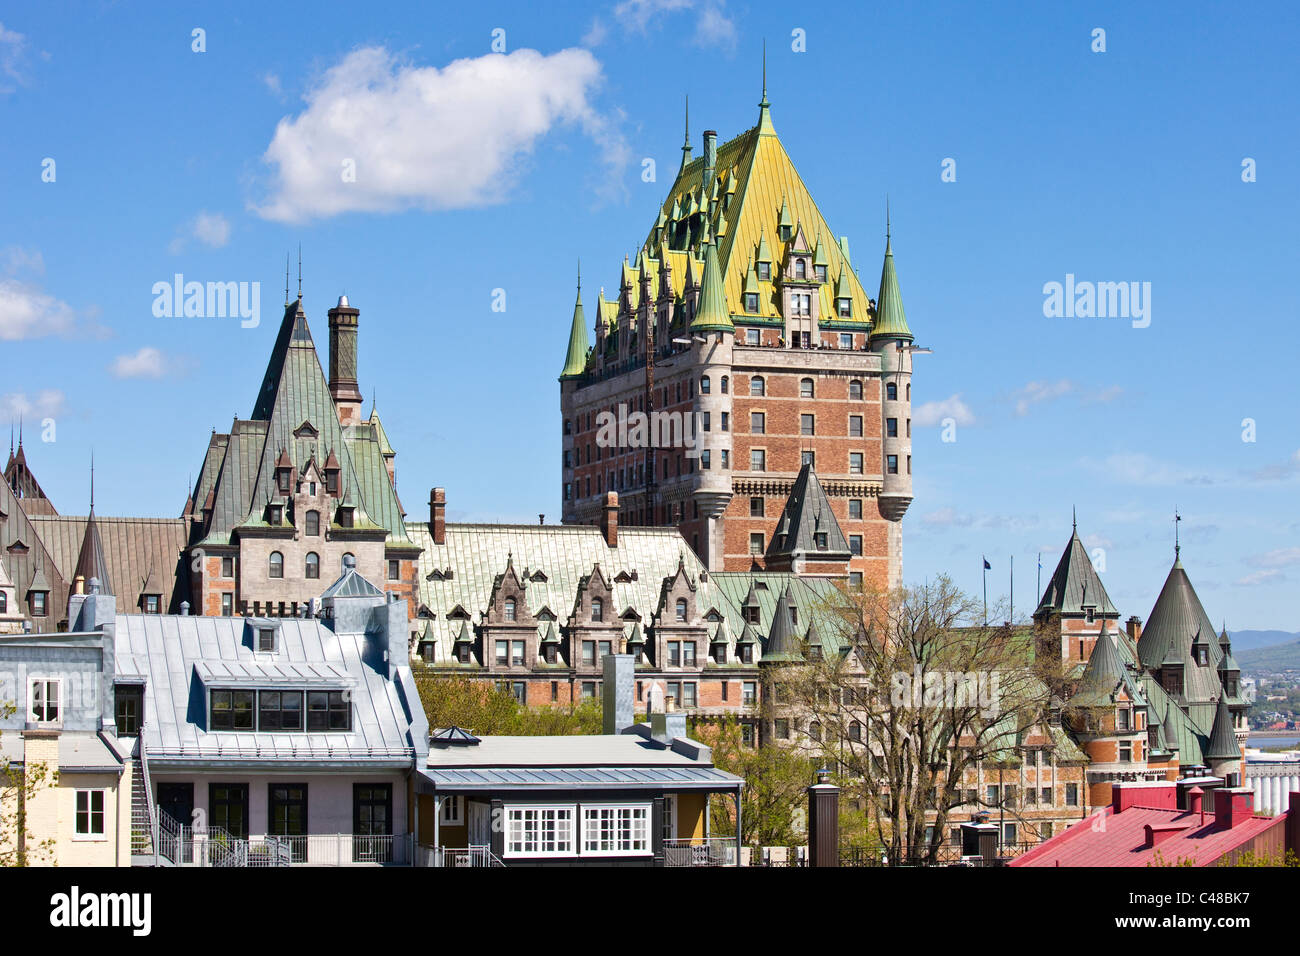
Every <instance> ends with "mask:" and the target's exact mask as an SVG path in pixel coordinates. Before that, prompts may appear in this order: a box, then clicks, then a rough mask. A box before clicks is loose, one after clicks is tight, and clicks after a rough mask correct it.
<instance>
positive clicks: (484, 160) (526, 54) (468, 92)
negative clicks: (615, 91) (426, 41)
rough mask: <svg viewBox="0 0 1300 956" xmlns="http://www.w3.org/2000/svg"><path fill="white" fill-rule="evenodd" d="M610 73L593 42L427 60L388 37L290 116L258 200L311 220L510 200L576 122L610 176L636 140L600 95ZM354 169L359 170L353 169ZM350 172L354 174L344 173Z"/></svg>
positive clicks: (329, 77)
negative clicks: (560, 132) (529, 164)
mask: <svg viewBox="0 0 1300 956" xmlns="http://www.w3.org/2000/svg"><path fill="white" fill-rule="evenodd" d="M601 81H602V73H601V66H600V63H599V61H598V60H597V59H596V58H595V57H594V56H592V54H591V53H590V52H589V51H587V50H582V49H576V48H575V49H569V50H561V51H560V52H558V53H553V54H551V55H549V56H546V55H543V54H541V53H539V52H537V51H536V50H526V49H525V50H515V51H514V52H513V53H509V54H506V55H501V54H495V53H492V54H487V55H485V56H481V57H477V58H473V59H463V60H456V61H454V62H452V63H449V64H448V65H447V66H445V67H443V68H442V69H438V68H437V67H417V66H412V65H410V64H407V63H403V62H399V60H398V59H397V58H396V57H395V56H394V55H393V54H391V53H390V52H389V51H388V50H387V49H384V48H383V47H368V48H365V49H360V50H355V51H353V52H352V53H350V54H348V55H347V56H346V57H344V59H343V60H342V61H341V62H340V63H338V64H337V65H336V66H334V67H332V68H331V69H329V70H328V71H326V73H325V74H324V76H323V77H321V79H320V80H319V82H317V83H316V85H315V86H313V87H312V88H311V89H310V90H309V91H308V92H307V94H306V95H305V97H304V99H305V101H306V103H307V107H306V109H305V110H303V111H302V112H301V113H299V114H298V115H297V116H292V117H286V118H284V119H282V120H280V122H279V124H278V125H277V127H276V131H275V136H274V137H273V139H272V140H271V144H270V146H268V147H267V150H266V153H265V154H264V156H263V159H264V160H265V161H266V162H267V163H268V164H269V165H271V166H273V167H275V173H274V188H273V192H272V195H271V196H270V197H269V198H268V199H267V200H266V201H265V202H264V203H262V204H261V205H260V206H256V207H255V209H256V211H257V213H258V214H259V215H261V216H262V217H264V218H266V219H272V220H277V221H282V222H301V221H304V220H308V219H313V218H320V217H328V216H335V215H339V214H341V213H346V212H396V211H400V210H404V209H411V208H417V209H456V208H464V207H472V206H483V205H489V204H494V203H500V202H503V201H504V200H505V199H506V198H507V197H508V195H509V193H510V191H511V188H512V187H513V186H514V185H515V183H516V182H517V181H518V179H519V178H520V175H521V170H522V166H523V164H524V161H525V159H526V157H527V156H528V154H529V153H531V152H532V151H533V149H534V148H535V147H536V145H537V142H538V140H540V139H541V138H542V137H543V136H544V135H546V134H547V133H548V132H550V131H551V130H553V129H555V128H556V127H557V126H560V125H564V124H574V123H576V124H578V125H579V126H580V127H581V128H582V130H583V131H584V132H585V133H586V134H587V136H589V137H590V138H591V139H592V140H594V141H595V143H596V145H597V147H598V149H597V152H598V154H599V159H600V162H601V163H602V164H603V166H604V168H605V173H606V175H607V177H609V180H610V181H609V182H608V183H606V184H604V185H603V186H601V187H597V189H596V190H595V191H596V192H597V193H601V192H605V193H608V192H610V191H612V190H621V189H622V188H623V187H622V186H621V184H619V183H618V182H617V180H618V179H619V178H620V177H621V176H622V173H623V170H624V169H625V168H626V166H627V163H628V161H629V158H630V155H631V151H630V149H629V147H628V146H627V144H626V143H625V142H624V141H623V138H622V136H621V135H620V134H619V133H618V131H617V130H616V128H615V123H614V121H613V120H612V119H610V118H608V117H605V116H603V115H602V114H600V113H599V112H598V111H597V110H596V108H595V107H594V106H593V104H592V101H591V96H592V93H593V91H594V90H595V89H596V88H597V87H598V86H599V85H600V83H601ZM352 169H355V176H354V177H351V176H350V175H349V174H350V171H351V170H352ZM349 178H351V179H352V180H353V181H345V180H348V179H349Z"/></svg>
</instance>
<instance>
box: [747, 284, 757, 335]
mask: <svg viewBox="0 0 1300 956" xmlns="http://www.w3.org/2000/svg"><path fill="white" fill-rule="evenodd" d="M745 311H746V312H750V313H754V312H757V311H758V293H757V292H746V293H745ZM754 331H755V332H757V331H758V329H754Z"/></svg>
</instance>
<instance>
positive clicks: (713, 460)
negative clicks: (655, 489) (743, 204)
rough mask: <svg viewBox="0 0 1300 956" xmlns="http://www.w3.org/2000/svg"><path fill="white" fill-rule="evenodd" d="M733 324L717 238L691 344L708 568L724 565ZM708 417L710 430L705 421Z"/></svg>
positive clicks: (707, 251)
mask: <svg viewBox="0 0 1300 956" xmlns="http://www.w3.org/2000/svg"><path fill="white" fill-rule="evenodd" d="M735 332H736V329H735V326H734V325H732V322H731V311H730V309H728V307H727V297H726V294H725V293H724V291H723V284H722V271H721V269H720V268H719V267H718V249H717V243H712V242H711V243H709V244H708V245H706V246H705V247H704V277H703V280H702V283H701V286H700V297H699V308H698V309H697V310H696V313H695V318H694V320H693V321H692V322H691V328H690V333H691V348H692V350H693V351H694V352H695V361H696V367H697V368H698V369H699V376H700V378H699V381H698V382H697V383H696V389H695V395H696V398H695V411H696V432H695V439H696V442H697V449H698V451H699V455H700V457H699V460H698V463H697V468H698V470H697V475H698V476H699V480H698V481H697V482H696V484H695V490H694V499H695V502H696V504H698V505H699V508H700V517H701V519H703V521H704V529H703V530H704V534H703V535H701V539H700V546H699V551H700V558H701V560H703V561H704V564H705V566H706V567H708V569H709V570H710V571H719V570H722V561H723V535H722V521H721V520H720V519H721V518H722V515H723V512H725V511H726V510H727V505H728V504H730V503H731V495H732V490H731V468H732V462H731V432H730V431H724V430H723V428H722V416H723V415H724V414H726V415H730V414H731V393H730V389H729V388H728V389H726V390H725V391H724V389H723V383H724V382H725V381H728V379H727V376H729V375H730V372H731V361H732V358H731V353H732V346H733V344H734V339H735ZM706 416H707V421H708V431H705V430H704V422H705V420H706Z"/></svg>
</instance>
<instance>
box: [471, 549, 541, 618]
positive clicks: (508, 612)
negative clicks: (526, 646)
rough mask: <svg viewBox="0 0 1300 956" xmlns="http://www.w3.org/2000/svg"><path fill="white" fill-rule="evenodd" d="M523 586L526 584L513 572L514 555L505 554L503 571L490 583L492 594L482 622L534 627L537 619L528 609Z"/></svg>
mask: <svg viewBox="0 0 1300 956" xmlns="http://www.w3.org/2000/svg"><path fill="white" fill-rule="evenodd" d="M525 587H526V585H525V584H524V582H523V581H522V580H520V578H519V575H518V574H517V573H516V572H515V562H514V556H513V555H509V556H507V558H506V569H505V571H504V572H503V573H501V574H499V575H497V577H496V580H495V581H494V582H493V584H492V594H491V595H490V596H489V598H488V607H487V613H486V614H485V615H484V617H485V622H484V623H486V624H490V625H497V626H500V625H506V626H512V625H518V626H521V627H536V626H537V619H536V618H535V617H534V616H533V614H532V612H531V611H529V610H528V601H527V598H526V597H525V594H524V591H525Z"/></svg>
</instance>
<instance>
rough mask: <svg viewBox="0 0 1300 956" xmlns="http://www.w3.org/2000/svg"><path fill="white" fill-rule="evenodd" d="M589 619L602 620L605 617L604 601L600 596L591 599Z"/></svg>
mask: <svg viewBox="0 0 1300 956" xmlns="http://www.w3.org/2000/svg"><path fill="white" fill-rule="evenodd" d="M591 619H592V620H593V621H603V620H604V619H605V602H604V601H602V600H601V599H600V598H592V599H591Z"/></svg>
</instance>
